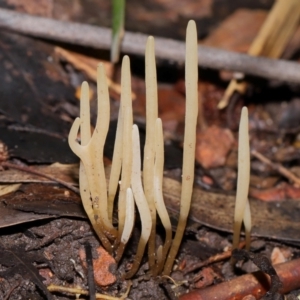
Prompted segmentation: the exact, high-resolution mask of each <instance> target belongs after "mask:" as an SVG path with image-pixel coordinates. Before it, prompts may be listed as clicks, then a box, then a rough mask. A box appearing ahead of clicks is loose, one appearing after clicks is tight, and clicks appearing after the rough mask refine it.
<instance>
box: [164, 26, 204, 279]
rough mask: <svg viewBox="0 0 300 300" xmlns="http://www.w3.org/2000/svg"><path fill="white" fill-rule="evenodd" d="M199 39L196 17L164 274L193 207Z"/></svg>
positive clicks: (188, 44) (189, 39) (188, 43)
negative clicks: (175, 211)
mask: <svg viewBox="0 0 300 300" xmlns="http://www.w3.org/2000/svg"><path fill="white" fill-rule="evenodd" d="M197 50H198V39H197V29H196V24H195V22H194V21H189V23H188V27H187V34H186V64H185V85H186V112H185V129H184V144H183V166H182V190H181V200H180V215H179V221H178V225H177V229H176V234H175V237H174V240H173V242H172V246H171V250H170V252H169V255H168V259H167V261H166V264H165V267H164V271H163V274H164V275H169V274H170V272H171V269H172V266H173V263H174V260H175V257H176V255H177V252H178V249H179V246H180V243H181V240H182V237H183V233H184V230H185V227H186V221H187V217H188V214H189V210H190V204H191V198H192V191H193V183H194V167H195V147H196V127H197V116H198V53H197Z"/></svg>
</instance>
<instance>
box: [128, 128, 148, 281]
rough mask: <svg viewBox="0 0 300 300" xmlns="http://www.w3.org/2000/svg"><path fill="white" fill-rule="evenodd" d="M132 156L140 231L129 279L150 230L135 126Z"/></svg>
mask: <svg viewBox="0 0 300 300" xmlns="http://www.w3.org/2000/svg"><path fill="white" fill-rule="evenodd" d="M132 156H133V158H134V159H133V160H132V173H131V188H132V192H133V197H134V200H135V203H136V206H137V208H138V211H139V214H140V217H141V223H142V231H141V237H140V241H139V244H138V248H137V252H136V254H135V257H134V261H133V264H132V267H131V269H130V271H129V272H128V273H127V274H126V278H131V277H132V276H133V275H134V274H135V273H136V271H137V270H138V268H139V266H140V263H141V260H142V258H143V254H144V251H145V247H146V245H147V242H148V240H149V236H150V234H151V229H152V220H151V213H150V209H149V206H148V202H147V200H146V197H145V194H144V189H143V185H142V176H141V175H142V174H141V153H140V136H139V129H138V127H137V126H136V125H133V128H132Z"/></svg>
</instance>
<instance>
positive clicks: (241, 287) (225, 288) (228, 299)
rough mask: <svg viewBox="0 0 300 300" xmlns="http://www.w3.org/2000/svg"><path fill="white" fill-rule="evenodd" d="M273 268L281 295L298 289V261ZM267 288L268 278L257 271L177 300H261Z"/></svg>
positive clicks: (299, 272) (299, 274)
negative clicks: (249, 298) (279, 284)
mask: <svg viewBox="0 0 300 300" xmlns="http://www.w3.org/2000/svg"><path fill="white" fill-rule="evenodd" d="M274 268H275V270H276V272H277V274H278V276H279V278H280V281H281V282H282V288H281V289H280V293H281V294H285V293H288V292H290V291H293V290H296V289H298V288H299V287H300V281H299V276H300V259H295V260H292V261H289V262H287V263H283V264H279V265H275V266H274ZM269 288H270V277H269V276H268V275H266V274H265V273H263V272H261V271H258V272H254V273H251V274H246V275H243V276H239V277H237V278H235V279H233V280H231V281H227V282H223V283H220V284H217V285H214V286H211V287H208V288H205V289H199V290H195V291H192V292H190V293H187V294H185V295H182V296H181V297H179V300H207V299H222V300H232V299H235V300H242V299H243V298H244V297H245V296H247V295H253V296H255V299H261V297H262V296H263V295H264V294H265V293H266V292H267V290H268V289H269Z"/></svg>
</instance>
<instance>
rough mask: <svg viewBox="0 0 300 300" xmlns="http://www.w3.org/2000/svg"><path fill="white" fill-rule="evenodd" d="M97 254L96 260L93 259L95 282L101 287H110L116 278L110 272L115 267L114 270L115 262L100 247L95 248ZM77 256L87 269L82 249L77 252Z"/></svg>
mask: <svg viewBox="0 0 300 300" xmlns="http://www.w3.org/2000/svg"><path fill="white" fill-rule="evenodd" d="M97 254H98V257H97V258H96V259H93V268H94V278H95V282H96V283H97V285H99V286H101V287H105V286H108V285H111V284H113V283H114V282H115V281H116V276H115V275H114V274H113V271H112V270H113V269H114V268H113V266H115V269H116V266H117V265H116V261H115V260H114V258H113V257H112V256H111V255H110V254H109V253H108V252H107V251H105V250H104V248H103V247H101V246H100V247H98V248H97ZM79 256H80V259H81V261H82V264H83V266H84V267H85V268H87V265H86V256H85V251H84V249H83V248H81V249H80V250H79Z"/></svg>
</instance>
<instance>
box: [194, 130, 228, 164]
mask: <svg viewBox="0 0 300 300" xmlns="http://www.w3.org/2000/svg"><path fill="white" fill-rule="evenodd" d="M233 144H234V137H233V134H232V133H231V131H230V130H229V129H224V128H220V127H217V126H214V125H213V126H211V127H208V128H207V129H206V130H204V131H201V132H198V133H197V147H196V160H197V161H198V162H199V163H200V164H201V165H202V166H203V167H204V168H206V169H209V168H216V167H221V166H224V164H225V162H226V157H227V154H228V152H229V151H230V149H231V147H232V146H233Z"/></svg>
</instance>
